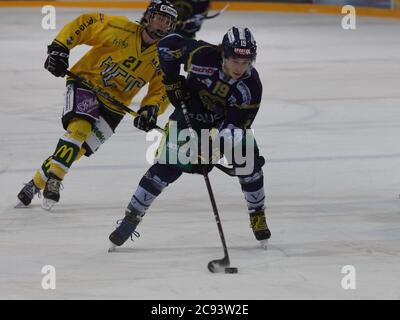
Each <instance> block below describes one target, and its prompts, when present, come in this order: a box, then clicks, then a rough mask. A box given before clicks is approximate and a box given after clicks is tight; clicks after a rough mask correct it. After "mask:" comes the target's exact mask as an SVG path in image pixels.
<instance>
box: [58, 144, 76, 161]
mask: <svg viewBox="0 0 400 320" xmlns="http://www.w3.org/2000/svg"><path fill="white" fill-rule="evenodd" d="M58 154H60V158H61V159H65V158H66V156H67V154H68V158H67V160H65V163H66V164H68V163H69V162H70V161H71V158H72V157H73V155H74V148H72V147H67V146H66V145H63V146H61V147H60V148H59V149H58V150H57V152H56V153H55V154H54V157H56V156H57V155H58Z"/></svg>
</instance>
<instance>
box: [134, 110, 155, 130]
mask: <svg viewBox="0 0 400 320" xmlns="http://www.w3.org/2000/svg"><path fill="white" fill-rule="evenodd" d="M159 109H160V107H159V106H143V107H141V108H140V109H139V110H138V112H137V113H138V115H137V116H136V117H135V119H134V120H133V125H134V126H135V127H136V128H138V129H140V130H143V131H145V132H147V131H150V130H151V129H154V128H155V127H156V125H157V114H158V110H159Z"/></svg>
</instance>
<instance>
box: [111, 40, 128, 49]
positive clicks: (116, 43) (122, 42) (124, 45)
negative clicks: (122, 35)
mask: <svg viewBox="0 0 400 320" xmlns="http://www.w3.org/2000/svg"><path fill="white" fill-rule="evenodd" d="M113 45H114V46H117V47H122V48H124V49H125V48H127V47H128V41H126V40H122V39H114V40H113Z"/></svg>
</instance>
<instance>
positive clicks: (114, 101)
mask: <svg viewBox="0 0 400 320" xmlns="http://www.w3.org/2000/svg"><path fill="white" fill-rule="evenodd" d="M66 74H67V75H68V76H70V77H71V78H72V79H74V80H75V81H77V82H78V83H80V84H83V85H84V86H86V87H87V88H89V89H90V90H91V91H93V92H94V93H95V94H97V95H99V96H101V97H103V98H104V99H106V100H107V101H109V102H110V103H112V104H113V105H115V106H116V107H118V108H120V109H121V110H123V111H126V112H127V113H129V114H130V115H131V116H132V117H136V116H137V115H138V114H137V112H135V111H133V110H132V109H130V108H128V107H127V106H125V105H124V104H123V103H122V102H121V101H118V100H117V99H116V98H115V97H113V96H112V95H110V94H109V93H108V92H107V91H105V90H104V89H102V88H100V87H96V86H95V85H94V84H93V83H92V82H91V81H89V80H87V79H85V78H84V77H81V76H78V75H77V74H75V73H73V72H71V71H69V70H67V71H66ZM186 112H187V111H186ZM189 121H190V120H189ZM154 129H156V130H158V131H159V132H161V133H164V132H165V131H164V129H162V128H161V127H159V126H156V127H154ZM214 166H215V167H216V168H218V169H219V170H221V171H222V172H224V173H226V174H227V175H229V176H232V177H233V176H236V174H235V169H232V168H228V167H225V166H223V165H221V164H215V165H214Z"/></svg>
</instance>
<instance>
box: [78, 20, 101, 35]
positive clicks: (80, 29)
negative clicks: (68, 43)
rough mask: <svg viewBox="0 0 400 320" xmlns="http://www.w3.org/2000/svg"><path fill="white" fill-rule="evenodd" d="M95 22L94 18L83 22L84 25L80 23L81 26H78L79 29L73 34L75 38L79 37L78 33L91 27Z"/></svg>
mask: <svg viewBox="0 0 400 320" xmlns="http://www.w3.org/2000/svg"><path fill="white" fill-rule="evenodd" d="M96 22H97V19H96V18H93V17H90V19H88V20H87V21H85V22H84V23H82V24H81V25H80V26H79V28H78V29H77V30H75V34H76V35H77V36H79V35H80V33H81V32H82V31H84V30H85V29H86V28H87V27H89V26H91V25H92V24H93V23H96Z"/></svg>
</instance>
